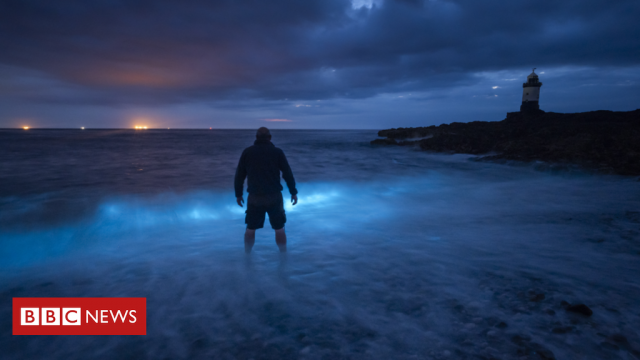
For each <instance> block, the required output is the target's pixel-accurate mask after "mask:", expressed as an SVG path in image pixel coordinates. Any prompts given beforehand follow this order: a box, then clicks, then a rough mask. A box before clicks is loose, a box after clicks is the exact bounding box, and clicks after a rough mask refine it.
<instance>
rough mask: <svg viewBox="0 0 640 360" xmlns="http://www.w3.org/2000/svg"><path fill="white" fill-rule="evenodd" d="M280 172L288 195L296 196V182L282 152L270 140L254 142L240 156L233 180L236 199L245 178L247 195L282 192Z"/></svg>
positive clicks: (240, 193) (239, 195)
mask: <svg viewBox="0 0 640 360" xmlns="http://www.w3.org/2000/svg"><path fill="white" fill-rule="evenodd" d="M281 171H282V178H283V179H284V181H285V182H286V183H287V187H288V188H289V193H291V195H295V194H297V193H298V190H296V181H295V179H294V178H293V173H292V172H291V167H289V162H288V161H287V158H286V157H285V156H284V152H283V151H282V150H280V149H279V148H277V147H275V146H274V145H273V144H272V143H271V141H270V140H266V139H258V140H256V141H255V142H254V143H253V146H250V147H248V148H246V149H244V151H243V152H242V155H241V156H240V161H239V162H238V167H237V168H236V176H235V180H234V187H235V192H236V197H241V196H242V190H243V185H244V179H245V178H247V192H248V193H249V194H254V195H267V194H273V193H277V192H280V191H282V189H283V187H282V185H281V184H280V172H281Z"/></svg>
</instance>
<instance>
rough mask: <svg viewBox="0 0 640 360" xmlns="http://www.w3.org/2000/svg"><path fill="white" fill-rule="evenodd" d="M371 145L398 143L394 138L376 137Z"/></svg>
mask: <svg viewBox="0 0 640 360" xmlns="http://www.w3.org/2000/svg"><path fill="white" fill-rule="evenodd" d="M371 145H398V142H397V141H395V140H394V139H375V140H373V141H371Z"/></svg>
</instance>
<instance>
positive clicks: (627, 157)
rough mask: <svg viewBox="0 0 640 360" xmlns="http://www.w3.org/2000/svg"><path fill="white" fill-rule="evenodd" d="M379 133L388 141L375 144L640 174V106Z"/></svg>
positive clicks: (523, 115)
mask: <svg viewBox="0 0 640 360" xmlns="http://www.w3.org/2000/svg"><path fill="white" fill-rule="evenodd" d="M378 135H379V136H381V137H386V139H376V140H373V141H372V142H371V143H372V144H378V145H417V146H420V148H421V149H423V150H428V151H435V152H447V153H465V154H473V155H485V156H483V157H482V158H481V159H485V160H519V161H535V160H540V161H546V162H552V163H570V164H578V165H581V166H585V167H588V168H592V169H596V170H599V171H604V172H610V173H617V174H622V175H640V109H638V110H635V111H628V112H615V111H592V112H585V113H573V114H561V113H550V112H547V113H542V112H541V113H538V114H535V113H534V114H527V113H510V114H509V117H508V118H507V119H505V120H502V121H495V122H484V121H474V122H470V123H455V122H454V123H451V124H443V125H440V126H435V125H434V126H429V127H418V128H398V129H389V130H381V131H379V132H378ZM415 138H423V139H421V140H412V139H415Z"/></svg>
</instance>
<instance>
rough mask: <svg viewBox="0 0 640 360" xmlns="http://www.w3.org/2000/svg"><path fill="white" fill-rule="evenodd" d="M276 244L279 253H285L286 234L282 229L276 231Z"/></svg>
mask: <svg viewBox="0 0 640 360" xmlns="http://www.w3.org/2000/svg"><path fill="white" fill-rule="evenodd" d="M276 244H277V245H278V248H279V249H280V252H285V251H287V234H286V233H285V232H284V228H282V229H278V230H276Z"/></svg>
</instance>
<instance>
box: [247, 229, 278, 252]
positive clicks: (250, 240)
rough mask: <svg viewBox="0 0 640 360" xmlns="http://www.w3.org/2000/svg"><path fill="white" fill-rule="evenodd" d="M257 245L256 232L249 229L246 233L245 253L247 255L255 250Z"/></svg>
mask: <svg viewBox="0 0 640 360" xmlns="http://www.w3.org/2000/svg"><path fill="white" fill-rule="evenodd" d="M285 241H286V240H285ZM255 243H256V230H255V229H249V228H247V230H246V231H245V232H244V252H246V253H247V254H248V253H250V252H251V249H253V244H255Z"/></svg>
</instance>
